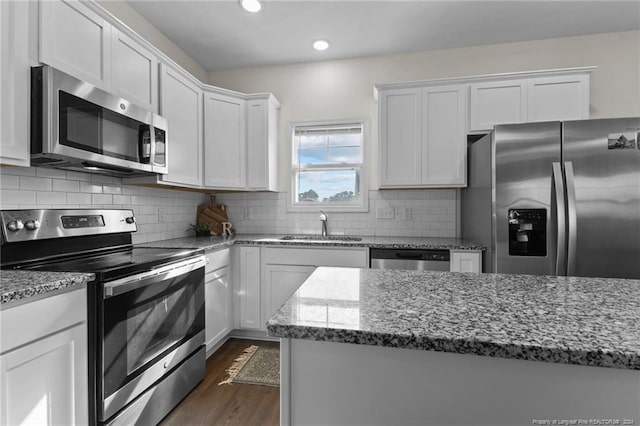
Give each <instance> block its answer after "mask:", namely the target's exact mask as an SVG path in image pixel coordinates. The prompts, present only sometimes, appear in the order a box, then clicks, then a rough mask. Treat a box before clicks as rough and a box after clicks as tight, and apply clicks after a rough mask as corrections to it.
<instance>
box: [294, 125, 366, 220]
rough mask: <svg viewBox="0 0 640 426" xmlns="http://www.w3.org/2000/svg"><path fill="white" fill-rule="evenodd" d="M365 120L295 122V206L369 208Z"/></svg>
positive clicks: (352, 209) (333, 208)
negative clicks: (314, 122)
mask: <svg viewBox="0 0 640 426" xmlns="http://www.w3.org/2000/svg"><path fill="white" fill-rule="evenodd" d="M364 127H365V126H364V121H355V122H339V123H336V122H333V123H321V124H308V123H300V124H295V125H294V126H293V132H292V133H293V179H292V189H291V192H292V193H291V203H290V207H291V209H292V210H318V209H320V208H322V209H326V210H330V211H367V209H368V204H367V197H366V195H367V194H366V190H365V185H363V183H364V180H365V176H364V175H363V171H364V168H363V164H364V139H365V138H364Z"/></svg>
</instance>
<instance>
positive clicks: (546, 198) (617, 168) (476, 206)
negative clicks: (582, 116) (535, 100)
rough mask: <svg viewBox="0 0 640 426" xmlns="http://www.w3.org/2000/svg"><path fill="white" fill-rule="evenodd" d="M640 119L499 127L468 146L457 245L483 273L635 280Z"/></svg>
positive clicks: (639, 243)
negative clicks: (476, 252) (479, 254)
mask: <svg viewBox="0 0 640 426" xmlns="http://www.w3.org/2000/svg"><path fill="white" fill-rule="evenodd" d="M639 142H640V118H617V119H601V120H581V121H565V122H545V123H528V124H512V125H500V126H496V127H495V129H494V131H493V132H492V133H490V134H488V135H487V136H485V137H483V138H481V139H479V140H478V141H476V142H474V143H471V144H470V145H469V155H468V161H469V164H468V180H469V181H468V187H467V188H465V189H463V190H462V191H461V212H462V215H461V225H462V237H463V238H465V239H468V240H472V241H480V242H484V243H485V244H486V246H487V251H486V252H485V256H484V265H483V266H484V271H485V272H499V273H521V274H537V275H569V276H583V277H620V278H640V146H639V144H638V143H639Z"/></svg>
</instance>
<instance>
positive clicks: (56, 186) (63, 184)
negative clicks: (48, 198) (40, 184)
mask: <svg viewBox="0 0 640 426" xmlns="http://www.w3.org/2000/svg"><path fill="white" fill-rule="evenodd" d="M53 190H54V191H61V192H79V191H80V182H78V181H77V180H66V179H53Z"/></svg>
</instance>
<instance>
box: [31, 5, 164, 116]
mask: <svg viewBox="0 0 640 426" xmlns="http://www.w3.org/2000/svg"><path fill="white" fill-rule="evenodd" d="M99 12H100V13H99ZM104 16H106V14H105V13H104V12H101V11H100V9H99V7H98V6H97V5H96V4H94V3H82V2H79V1H76V0H46V1H41V2H40V43H39V44H40V62H42V63H44V64H47V65H51V66H52V67H54V68H58V69H59V70H61V71H64V72H66V73H67V74H70V75H72V76H74V77H76V78H78V79H80V80H82V81H86V82H88V83H91V84H93V85H95V86H97V87H100V88H101V89H104V90H106V91H108V92H111V93H113V94H115V95H117V96H120V97H122V98H124V99H127V100H129V101H131V102H132V103H134V104H136V105H139V106H142V107H144V108H146V109H149V110H151V111H154V112H157V111H158V59H157V56H156V55H155V54H154V53H153V52H152V51H151V50H150V49H148V48H147V47H145V46H143V44H141V43H140V42H138V41H136V40H134V38H133V37H131V36H129V35H127V34H125V32H124V31H121V30H119V29H118V28H117V27H116V25H115V24H112V23H110V22H109V21H108V20H107V19H105V17H104Z"/></svg>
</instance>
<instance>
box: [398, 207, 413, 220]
mask: <svg viewBox="0 0 640 426" xmlns="http://www.w3.org/2000/svg"><path fill="white" fill-rule="evenodd" d="M400 218H402V220H411V207H401V208H400Z"/></svg>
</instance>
